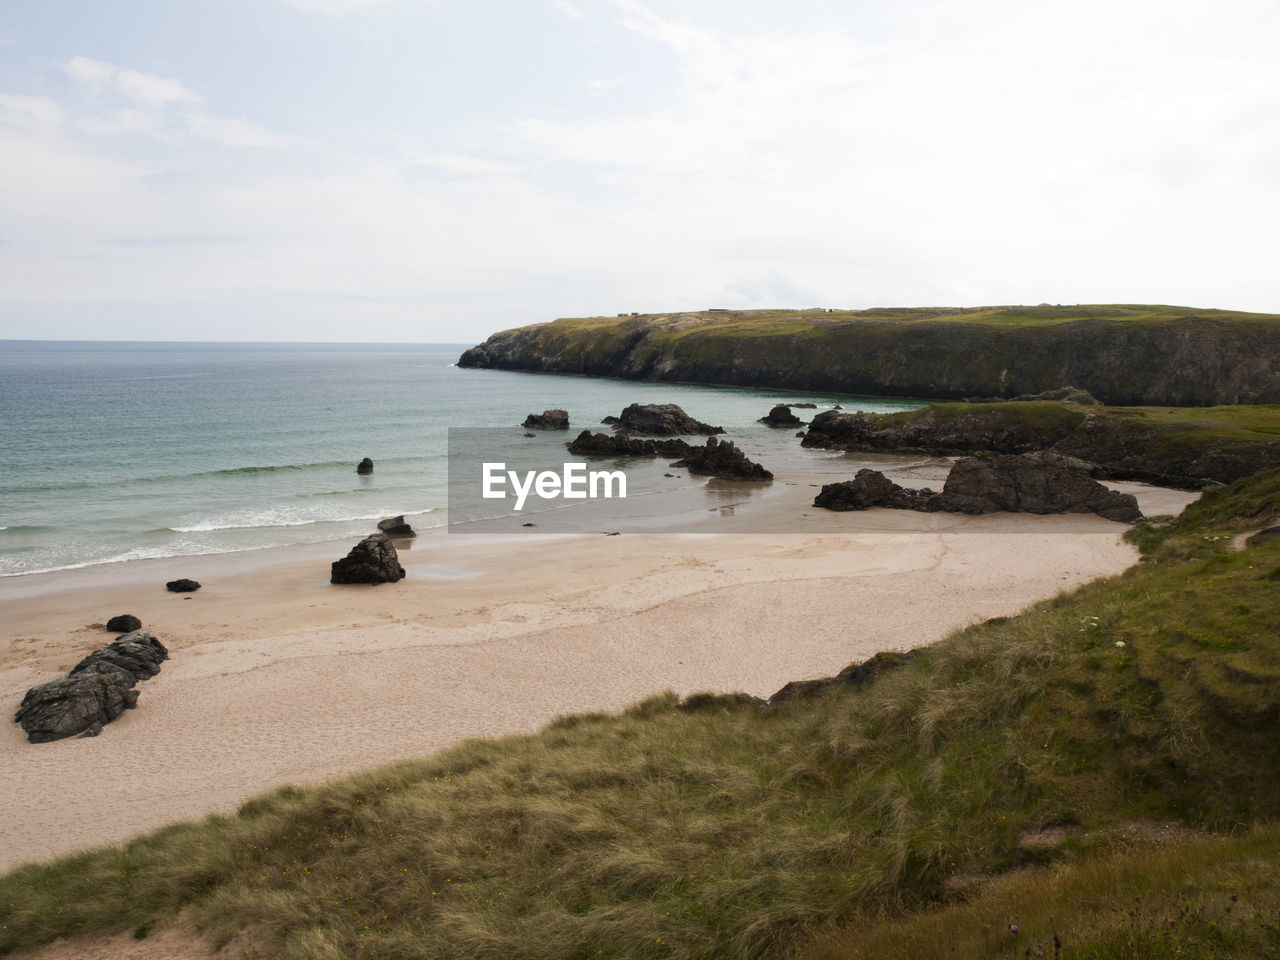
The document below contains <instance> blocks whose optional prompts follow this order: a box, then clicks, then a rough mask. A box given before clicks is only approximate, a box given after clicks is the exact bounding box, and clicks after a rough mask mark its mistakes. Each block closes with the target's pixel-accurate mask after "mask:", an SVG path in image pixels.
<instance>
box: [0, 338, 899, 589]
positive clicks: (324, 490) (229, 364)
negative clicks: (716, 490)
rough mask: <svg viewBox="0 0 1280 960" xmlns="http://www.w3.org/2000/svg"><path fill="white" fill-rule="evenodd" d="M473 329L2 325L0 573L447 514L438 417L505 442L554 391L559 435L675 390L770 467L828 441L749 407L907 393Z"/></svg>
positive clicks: (318, 537) (309, 538)
mask: <svg viewBox="0 0 1280 960" xmlns="http://www.w3.org/2000/svg"><path fill="white" fill-rule="evenodd" d="M466 346H468V345H463V344H228V343H217V344H200V343H118V342H113V343H105V342H103V343H97V342H93V343H89V342H46V341H0V575H5V576H12V575H15V574H24V573H34V572H38V571H46V570H57V569H66V568H72V567H83V566H88V565H91V564H100V563H113V562H119V561H124V560H131V559H141V558H148V557H169V556H186V555H195V554H210V553H225V552H230V551H236V550H246V549H255V548H263V547H274V546H282V545H287V544H294V543H319V542H324V541H329V540H338V539H343V538H348V537H352V536H356V535H363V534H364V533H367V532H369V531H370V530H372V529H374V525H375V523H376V521H377V520H378V519H380V518H382V517H387V516H391V515H394V514H401V513H402V514H405V515H406V517H407V518H408V519H409V521H410V522H411V523H412V524H413V525H414V526H416V527H420V528H423V527H431V526H438V525H442V524H444V523H445V522H446V521H447V516H446V489H447V486H446V485H447V470H446V467H447V464H446V455H447V442H446V441H447V430H448V428H449V427H504V428H510V429H511V431H512V434H511V435H512V438H513V443H515V442H519V439H518V438H521V437H522V436H523V432H522V431H519V430H517V429H515V425H516V424H519V423H520V421H521V420H523V419H524V417H525V415H526V414H527V413H529V412H533V411H537V412H540V411H542V410H544V409H546V408H549V407H563V408H566V409H568V410H569V412H570V416H571V418H572V422H573V430H572V431H570V436H572V435H575V434H576V433H577V431H578V430H580V429H583V428H586V427H594V426H595V425H597V424H598V423H599V421H600V419H601V418H602V417H604V416H605V415H607V414H614V415H616V414H618V413H619V412H620V411H621V410H622V408H623V407H624V406H626V405H627V404H628V403H633V402H642V403H663V402H671V403H678V404H680V405H681V406H683V407H684V408H685V410H686V411H687V412H689V413H690V414H691V415H693V416H695V417H698V418H699V419H701V420H705V421H708V422H711V423H716V424H723V425H724V426H725V428H726V429H727V431H728V435H729V438H730V439H733V440H735V441H736V442H737V443H738V444H739V446H741V447H743V448H744V449H745V450H746V451H747V452H748V453H749V454H750V455H752V456H754V457H756V458H757V459H760V460H761V461H762V462H764V463H765V464H766V466H769V467H771V468H772V469H774V470H775V472H776V471H777V469H778V466H779V465H780V463H779V462H780V461H781V460H785V461H786V462H787V463H788V464H792V465H794V462H795V461H796V460H797V458H799V459H804V458H812V459H813V463H814V465H817V464H819V462H820V461H821V460H822V459H823V458H822V455H820V454H815V453H812V452H810V451H801V450H800V448H799V444H798V441H797V440H795V438H794V436H793V431H789V430H771V429H769V428H768V427H765V426H763V425H761V424H758V423H756V422H755V421H756V419H757V418H759V417H761V416H763V415H764V414H765V413H767V412H768V410H769V407H770V406H771V405H772V404H773V403H776V402H789V403H792V402H800V401H811V402H814V403H818V404H820V405H822V406H829V405H831V404H833V403H837V402H838V403H842V404H843V405H844V406H845V407H846V408H847V409H853V408H860V409H865V410H878V411H886V410H901V409H907V408H910V407H913V406H917V405H918V404H916V403H914V402H912V401H902V400H871V399H863V400H860V401H857V402H851V401H850V399H849V398H847V397H840V396H836V395H830V394H812V395H801V394H782V393H777V392H770V391H765V390H745V389H727V388H714V387H699V386H684V385H674V384H656V383H637V382H631V381H614V380H596V379H587V378H579V377H561V376H543V375H533V374H519V373H506V372H500V371H478V370H461V369H458V368H457V367H454V366H453V363H454V361H455V360H456V359H457V358H458V355H459V354H460V353H461V352H462V350H463V349H464V348H465V347H466ZM799 412H800V413H802V414H804V413H805V411H799ZM806 419H807V417H806ZM600 429H604V428H600ZM564 439H565V437H563V436H548V437H547V438H546V441H545V442H548V443H562V442H563V440H564ZM540 442H541V441H540ZM363 457H371V458H372V459H373V461H374V463H375V469H374V472H373V474H371V475H368V476H358V475H357V474H356V472H355V465H356V463H357V462H359V460H360V459H361V458H363ZM827 459H828V460H829V459H830V458H829V457H828V458H827ZM651 473H652V472H651ZM652 476H654V477H660V476H661V472H658V473H656V474H652ZM653 482H659V481H656V480H654V481H653ZM661 482H668V483H670V482H675V481H670V480H664V481H661ZM679 482H680V483H683V484H686V485H687V484H692V483H695V482H696V481H692V480H689V479H687V478H684V479H682V480H680V481H679Z"/></svg>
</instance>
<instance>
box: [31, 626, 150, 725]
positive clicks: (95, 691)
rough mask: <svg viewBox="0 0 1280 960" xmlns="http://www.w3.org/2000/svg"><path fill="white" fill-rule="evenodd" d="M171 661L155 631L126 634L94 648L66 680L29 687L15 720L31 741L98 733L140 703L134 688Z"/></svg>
mask: <svg viewBox="0 0 1280 960" xmlns="http://www.w3.org/2000/svg"><path fill="white" fill-rule="evenodd" d="M167 659H169V651H168V650H166V649H165V647H164V644H162V643H161V642H160V641H159V640H157V639H156V638H155V637H153V636H151V634H149V633H143V632H142V631H140V630H138V631H134V632H132V633H128V634H125V635H124V636H122V637H119V638H117V639H116V640H114V641H112V643H111V644H109V645H108V646H106V647H103V648H102V649H100V650H95V651H93V653H91V654H89V655H88V656H87V657H85V658H84V659H83V660H81V661H80V662H79V663H77V664H76V665H75V666H74V667H73V668H72V669H71V672H70V674H68V675H67V676H66V677H64V678H63V679H61V680H51V681H50V682H49V683H42V684H40V685H39V686H35V687H32V688H31V689H30V690H28V691H27V693H26V696H24V697H23V698H22V703H21V704H20V705H19V706H18V710H17V712H16V713H15V714H14V717H13V720H14V722H15V723H18V724H21V725H22V729H23V731H24V732H25V733H26V735H27V740H29V741H30V742H31V743H47V742H49V741H51V740H62V739H64V738H66V737H74V736H76V735H77V734H82V735H85V736H97V734H98V733H99V732H101V730H102V727H103V725H104V724H108V723H110V722H111V721H112V720H114V719H116V717H118V716H120V714H121V713H123V712H124V711H125V710H129V709H132V708H133V707H134V706H135V705H136V704H137V702H138V691H137V690H134V689H133V687H134V686H135V685H136V684H137V683H138V681H140V680H146V679H147V678H149V677H154V676H155V675H156V674H157V673H159V672H160V664H161V663H163V662H164V661H165V660H167Z"/></svg>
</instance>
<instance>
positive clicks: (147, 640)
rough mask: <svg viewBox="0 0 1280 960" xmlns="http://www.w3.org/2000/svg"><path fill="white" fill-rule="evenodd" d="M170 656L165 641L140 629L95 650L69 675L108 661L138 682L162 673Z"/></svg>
mask: <svg viewBox="0 0 1280 960" xmlns="http://www.w3.org/2000/svg"><path fill="white" fill-rule="evenodd" d="M168 659H169V651H168V650H166V649H165V646H164V644H162V643H161V642H160V641H159V640H157V639H156V638H155V637H153V636H151V634H149V633H144V632H143V631H141V630H137V631H134V632H133V633H126V634H125V635H124V636H123V637H117V638H116V639H115V640H114V641H112V642H111V643H110V644H109V645H108V646H105V647H103V648H101V649H100V650H95V651H93V653H91V654H89V655H88V656H87V657H85V658H84V659H83V660H81V661H80V662H79V663H77V664H76V665H75V666H74V667H72V668H71V672H70V673H69V674H68V676H71V677H74V676H76V675H77V674H79V673H84V672H86V671H89V670H95V669H97V667H98V665H100V664H104V665H109V666H111V667H114V668H116V669H118V670H122V671H124V672H125V673H127V674H129V676H130V677H131V678H132V679H133V680H134V681H138V680H147V679H149V678H151V677H154V676H155V675H156V674H157V673H159V672H160V664H162V663H164V661H166V660H168ZM130 686H132V683H131V684H130Z"/></svg>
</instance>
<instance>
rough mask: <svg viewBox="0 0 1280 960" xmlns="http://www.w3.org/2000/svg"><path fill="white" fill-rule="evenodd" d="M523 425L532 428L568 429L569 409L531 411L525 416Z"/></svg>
mask: <svg viewBox="0 0 1280 960" xmlns="http://www.w3.org/2000/svg"><path fill="white" fill-rule="evenodd" d="M521 426H522V427H527V428H528V429H530V430H568V429H569V411H568V410H543V411H542V413H531V414H529V415H528V416H527V417H525V418H524V423H522V424H521Z"/></svg>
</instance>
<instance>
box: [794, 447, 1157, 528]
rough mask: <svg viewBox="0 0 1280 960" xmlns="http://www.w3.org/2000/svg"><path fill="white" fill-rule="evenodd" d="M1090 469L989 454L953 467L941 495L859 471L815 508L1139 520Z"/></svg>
mask: <svg viewBox="0 0 1280 960" xmlns="http://www.w3.org/2000/svg"><path fill="white" fill-rule="evenodd" d="M1089 468H1090V465H1089V464H1087V463H1084V462H1083V461H1080V460H1076V459H1074V458H1072V457H1066V456H1063V455H1061V454H1058V453H1053V452H1052V451H1041V452H1039V453H1031V454H993V455H989V456H982V457H964V458H962V459H960V460H958V461H956V464H955V466H953V467H952V468H951V473H950V474H949V475H948V476H947V482H946V484H945V485H944V486H943V488H942V492H941V493H934V492H933V491H932V490H911V489H908V488H906V487H901V486H899V485H898V484H896V483H894V482H893V481H891V480H889V479H888V478H887V477H885V476H884V474H882V473H880V472H878V471H876V470H859V471H858V475H857V476H856V477H855V478H854V479H853V480H850V481H845V482H844V483H829V484H826V485H824V486H823V488H822V491H821V492H820V493H819V494H818V496H817V497H815V498H814V501H813V505H814V506H815V507H825V508H826V509H828V510H865V509H867V508H868V507H874V506H882V507H893V508H896V509H905V510H920V511H925V512H934V511H938V510H943V511H946V512H948V513H970V514H979V513H998V512H1001V511H1008V512H1013V513H1039V514H1044V513H1096V514H1098V515H1099V516H1101V517H1105V518H1106V519H1108V520H1117V521H1119V522H1121V523H1134V522H1136V521H1138V520H1141V519H1142V513H1141V511H1140V510H1139V509H1138V501H1137V500H1136V499H1135V498H1134V496H1133V495H1132V494H1128V493H1120V492H1119V491H1116V490H1110V489H1108V488H1107V487H1104V486H1103V485H1102V484H1100V483H1098V481H1096V480H1094V479H1093V478H1092V477H1091V476H1089Z"/></svg>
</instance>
